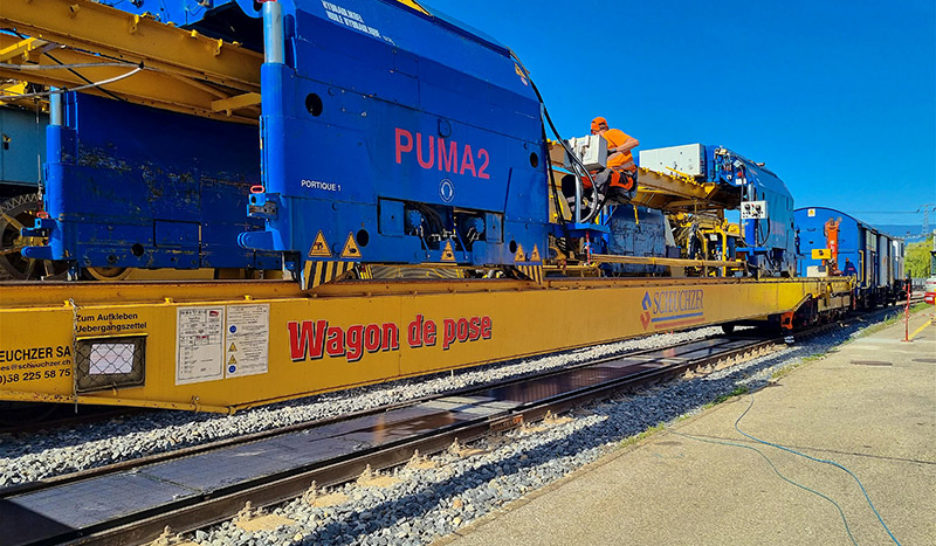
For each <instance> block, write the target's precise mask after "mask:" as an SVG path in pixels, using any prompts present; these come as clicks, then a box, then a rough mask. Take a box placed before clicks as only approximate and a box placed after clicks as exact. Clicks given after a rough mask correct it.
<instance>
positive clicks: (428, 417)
mask: <svg viewBox="0 0 936 546" xmlns="http://www.w3.org/2000/svg"><path fill="white" fill-rule="evenodd" d="M810 333H814V331H811V332H810ZM801 335H802V334H801ZM780 341H781V340H779V339H775V338H771V339H758V338H744V337H739V336H731V337H716V338H709V339H705V340H699V341H694V342H690V343H687V344H685V345H683V346H674V347H668V348H663V349H651V350H643V351H637V352H633V353H628V354H625V355H622V356H615V357H605V358H602V359H599V360H596V361H592V362H587V363H583V364H579V365H576V366H574V367H570V368H565V369H563V370H560V371H552V372H550V373H547V374H543V375H536V376H533V377H527V378H522V379H512V380H508V381H505V382H502V383H496V384H491V385H486V386H483V387H472V388H469V389H464V390H462V391H457V392H454V393H447V394H445V395H441V396H438V397H432V398H425V399H421V400H416V401H412V402H407V403H405V404H400V405H396V406H393V407H384V408H380V409H377V410H371V411H367V412H361V413H357V414H354V415H350V416H344V417H341V418H336V419H330V420H326V421H319V422H315V423H307V424H300V425H293V426H289V427H286V428H283V429H278V430H275V431H266V432H262V433H257V434H253V435H250V436H245V437H240V438H236V439H229V440H224V441H220V442H215V443H211V444H206V445H202V446H197V447H192V448H187V449H183V450H180V451H176V452H171V453H166V454H161V455H156V456H152V457H146V458H142V459H137V460H133V461H127V462H124V463H118V464H115V465H110V466H106V467H101V468H98V469H93V470H88V471H84V472H78V473H75V474H71V475H66V476H61V477H58V478H51V479H47V480H43V481H41V482H37V483H33V484H25V485H22V486H17V487H13V488H9V489H7V490H4V491H3V492H2V493H0V535H2V536H3V537H4V539H5V541H6V543H8V544H53V543H62V542H66V543H69V542H70V543H80V544H130V543H141V542H144V541H147V540H151V539H153V538H155V537H157V536H159V535H160V533H161V532H163V530H164V529H165V527H166V526H170V527H171V528H172V529H173V530H176V531H188V530H193V529H196V528H200V527H204V526H206V525H210V524H212V523H216V522H218V521H222V520H224V519H226V518H229V517H232V516H233V515H234V514H236V513H237V512H238V511H239V510H240V509H241V508H242V507H243V506H244V505H245V503H246V502H248V501H249V502H251V504H252V505H253V506H265V505H270V504H273V503H277V502H281V501H285V500H287V499H290V498H293V497H296V496H299V495H301V494H302V493H303V492H304V491H305V490H306V489H307V488H308V487H309V485H310V483H311V482H312V481H315V482H316V483H317V484H319V485H320V486H329V485H335V484H339V483H343V482H345V481H348V480H350V479H352V478H354V477H355V476H357V475H359V474H360V473H361V472H362V471H363V470H364V468H365V467H366V466H368V465H370V466H371V467H372V468H386V467H390V466H394V465H397V464H401V463H403V462H405V461H407V460H408V459H409V458H410V457H412V455H413V454H414V453H415V452H416V450H419V452H420V453H432V452H435V451H438V450H441V449H443V448H445V447H447V446H449V445H450V444H451V443H452V442H453V441H454V440H456V439H458V440H459V441H463V442H464V441H472V440H475V439H478V438H480V437H482V436H484V435H486V434H489V433H491V432H493V431H502V430H506V429H510V428H512V427H516V426H519V425H520V424H522V423H524V422H531V421H537V420H539V419H542V418H543V417H544V416H545V415H546V414H547V413H550V412H551V413H560V412H563V411H566V410H568V409H570V408H572V407H574V406H578V405H581V404H584V403H587V402H590V401H593V400H596V399H601V398H606V397H608V396H610V395H612V394H614V393H617V392H620V391H622V390H628V389H633V388H637V387H639V386H645V385H647V384H648V383H654V382H659V381H664V380H666V379H669V378H672V377H674V376H677V375H679V374H682V373H684V372H686V371H687V370H694V369H700V368H704V367H707V366H712V365H714V364H716V363H718V362H723V361H726V360H731V359H737V358H743V357H744V355H751V354H754V353H759V352H763V351H765V350H767V348H769V347H770V346H772V345H775V344H777V343H778V342H780Z"/></svg>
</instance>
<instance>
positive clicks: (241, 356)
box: [224, 303, 270, 377]
mask: <svg viewBox="0 0 936 546" xmlns="http://www.w3.org/2000/svg"><path fill="white" fill-rule="evenodd" d="M225 335H226V339H225V341H224V349H225V353H224V373H225V376H226V377H236V376H241V375H255V374H260V373H266V372H267V369H268V366H267V357H268V355H269V345H270V305H269V304H267V303H262V304H256V305H228V306H227V328H226V329H225Z"/></svg>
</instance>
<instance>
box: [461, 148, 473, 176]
mask: <svg viewBox="0 0 936 546" xmlns="http://www.w3.org/2000/svg"><path fill="white" fill-rule="evenodd" d="M467 169H471V176H474V177H477V176H478V173H477V172H475V164H474V157H473V156H472V155H471V144H465V153H463V154H462V164H461V169H460V170H459V171H458V174H465V171H466V170H467Z"/></svg>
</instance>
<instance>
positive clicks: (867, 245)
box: [794, 207, 906, 308]
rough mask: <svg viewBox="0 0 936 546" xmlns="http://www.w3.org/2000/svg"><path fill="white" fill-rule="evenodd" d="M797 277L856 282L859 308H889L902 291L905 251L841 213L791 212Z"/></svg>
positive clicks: (897, 242)
mask: <svg viewBox="0 0 936 546" xmlns="http://www.w3.org/2000/svg"><path fill="white" fill-rule="evenodd" d="M794 219H795V222H796V235H797V250H796V252H797V257H798V267H799V271H798V272H799V275H800V276H802V277H834V276H842V275H853V276H854V277H855V278H856V281H857V282H856V285H855V295H856V298H855V302H856V305H857V306H859V307H863V308H870V307H875V306H878V305H888V304H893V303H895V302H896V301H897V299H898V298H899V297H900V294H901V293H903V291H904V290H905V288H904V285H905V283H906V281H905V278H906V274H905V271H904V254H905V245H904V242H903V241H902V240H900V239H897V238H895V237H892V236H890V235H887V234H886V233H881V232H880V231H878V230H876V229H874V228H873V227H872V226H870V225H869V224H866V223H864V222H862V221H861V220H858V219H856V218H854V217H853V216H850V215H848V214H846V213H844V212H841V211H838V210H835V209H830V208H826V207H809V208H800V209H796V210H795V211H794Z"/></svg>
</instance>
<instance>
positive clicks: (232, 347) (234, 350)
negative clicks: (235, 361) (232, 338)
mask: <svg viewBox="0 0 936 546" xmlns="http://www.w3.org/2000/svg"><path fill="white" fill-rule="evenodd" d="M236 351H237V347H235V346H234V344H233V343H231V348H230V349H228V352H229V353H233V352H236Z"/></svg>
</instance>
